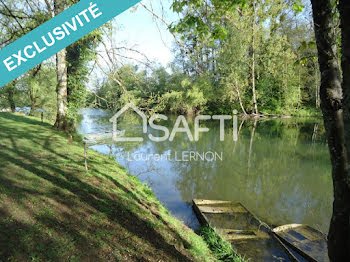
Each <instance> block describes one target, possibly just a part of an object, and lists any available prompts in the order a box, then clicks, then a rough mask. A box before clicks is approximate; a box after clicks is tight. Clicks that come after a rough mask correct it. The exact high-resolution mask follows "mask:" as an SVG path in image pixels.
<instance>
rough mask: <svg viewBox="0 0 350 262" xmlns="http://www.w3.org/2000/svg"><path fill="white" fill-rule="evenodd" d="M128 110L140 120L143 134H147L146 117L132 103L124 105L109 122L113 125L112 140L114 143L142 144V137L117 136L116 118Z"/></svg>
mask: <svg viewBox="0 0 350 262" xmlns="http://www.w3.org/2000/svg"><path fill="white" fill-rule="evenodd" d="M129 109H132V110H133V111H134V112H135V113H137V114H138V115H139V116H140V117H141V118H142V129H143V133H144V134H146V133H147V117H146V115H145V114H144V113H143V112H142V111H141V110H140V109H138V108H137V106H135V105H134V104H132V103H129V104H126V105H125V106H124V107H123V108H122V109H120V110H119V111H118V112H117V113H116V114H115V115H114V116H113V117H112V118H111V119H110V120H109V122H112V123H113V140H114V141H116V142H142V141H143V138H142V137H120V136H118V135H117V134H118V126H117V120H118V118H119V117H120V116H121V115H122V114H124V113H125V112H126V111H128V110H129Z"/></svg>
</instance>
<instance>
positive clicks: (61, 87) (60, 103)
mask: <svg viewBox="0 0 350 262" xmlns="http://www.w3.org/2000/svg"><path fill="white" fill-rule="evenodd" d="M65 8H66V1H65V0H55V1H54V13H55V15H58V14H59V13H61V12H63V11H64V10H65ZM56 68H57V117H56V122H55V125H54V127H55V128H57V129H59V130H67V128H68V122H67V110H68V100H67V88H68V72H67V60H66V49H63V50H61V51H60V52H58V53H57V54H56Z"/></svg>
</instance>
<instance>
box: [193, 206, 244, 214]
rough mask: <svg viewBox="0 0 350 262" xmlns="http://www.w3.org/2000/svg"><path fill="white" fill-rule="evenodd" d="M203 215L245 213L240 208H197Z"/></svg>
mask: <svg viewBox="0 0 350 262" xmlns="http://www.w3.org/2000/svg"><path fill="white" fill-rule="evenodd" d="M198 208H199V210H200V211H201V212H203V213H213V214H225V213H247V212H248V211H247V210H246V209H245V208H243V207H242V206H208V205H205V206H198Z"/></svg>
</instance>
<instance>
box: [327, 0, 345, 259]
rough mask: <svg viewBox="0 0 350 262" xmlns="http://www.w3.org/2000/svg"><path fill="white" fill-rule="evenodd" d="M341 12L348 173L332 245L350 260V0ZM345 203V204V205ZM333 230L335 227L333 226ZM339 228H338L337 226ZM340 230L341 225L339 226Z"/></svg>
mask: <svg viewBox="0 0 350 262" xmlns="http://www.w3.org/2000/svg"><path fill="white" fill-rule="evenodd" d="M338 9H339V12H340V27H341V35H342V62H341V65H342V72H343V82H342V90H343V108H344V127H345V132H344V133H345V148H346V154H347V155H346V157H347V162H346V164H347V165H346V167H345V169H346V171H347V172H346V173H345V174H344V176H343V177H340V179H341V180H340V183H342V184H344V185H342V184H341V185H340V186H339V187H341V189H342V191H340V194H344V199H343V201H342V202H341V203H340V205H339V207H340V208H339V211H337V213H338V214H339V215H340V218H338V219H337V220H336V222H338V223H339V224H340V225H341V224H343V226H344V228H343V232H342V233H337V232H335V233H334V236H333V237H332V238H331V240H332V239H334V238H335V237H336V236H337V234H340V237H341V238H342V239H341V238H340V239H338V240H337V242H336V243H334V245H332V252H333V253H337V252H340V247H337V246H335V244H339V243H342V245H343V248H344V251H343V252H344V253H346V254H345V255H346V257H345V259H343V261H350V168H349V162H350V2H349V0H340V1H339V6H338ZM343 205H344V206H343ZM339 215H338V216H339ZM331 229H332V230H333V227H332V228H331ZM336 229H338V228H336ZM339 230H340V226H339Z"/></svg>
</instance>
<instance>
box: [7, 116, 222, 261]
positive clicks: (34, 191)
mask: <svg viewBox="0 0 350 262" xmlns="http://www.w3.org/2000/svg"><path fill="white" fill-rule="evenodd" d="M0 132H1V138H0V185H1V186H0V260H1V261H214V260H215V257H214V256H213V255H212V254H211V252H210V251H209V249H208V247H207V245H206V244H205V243H204V241H203V240H202V238H201V237H199V236H198V235H196V234H195V233H194V232H193V231H192V230H190V229H188V228H187V227H186V226H184V225H183V224H182V223H181V222H180V221H178V220H176V219H175V218H173V217H172V216H171V215H170V214H169V212H168V211H167V210H166V209H165V208H164V207H163V206H162V205H161V204H160V202H159V201H158V200H157V199H156V198H155V196H154V195H153V193H152V191H151V190H150V189H149V188H148V187H147V186H146V185H144V184H142V183H140V182H139V181H138V179H137V178H135V177H133V176H128V175H127V173H126V170H125V169H124V168H123V167H121V166H119V165H118V164H117V163H116V162H115V161H114V160H113V159H109V158H108V157H106V156H102V155H100V154H98V153H96V152H94V151H92V150H89V152H88V163H89V170H90V171H89V173H86V172H85V170H84V149H83V146H82V144H81V143H77V142H72V141H70V140H69V139H68V138H67V137H66V136H65V135H64V134H62V133H60V132H56V131H54V130H53V129H52V128H51V127H50V125H49V124H47V123H44V124H41V123H40V121H39V120H38V119H35V118H29V117H23V116H18V115H14V114H9V113H0Z"/></svg>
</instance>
